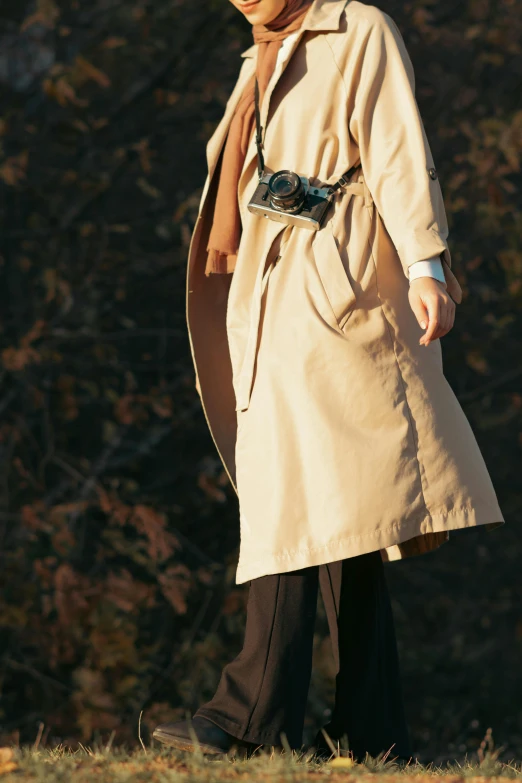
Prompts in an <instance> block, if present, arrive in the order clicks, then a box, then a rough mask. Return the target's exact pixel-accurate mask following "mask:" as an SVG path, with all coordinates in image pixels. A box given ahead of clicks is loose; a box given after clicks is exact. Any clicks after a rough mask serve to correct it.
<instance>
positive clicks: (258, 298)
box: [236, 174, 373, 411]
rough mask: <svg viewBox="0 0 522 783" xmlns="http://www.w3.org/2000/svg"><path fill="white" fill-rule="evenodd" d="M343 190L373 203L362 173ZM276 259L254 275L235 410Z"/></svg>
mask: <svg viewBox="0 0 522 783" xmlns="http://www.w3.org/2000/svg"><path fill="white" fill-rule="evenodd" d="M343 191H344V192H345V193H347V194H348V196H349V198H351V197H352V196H362V197H363V198H364V201H365V205H366V206H371V204H373V199H372V197H371V194H370V191H369V190H368V187H367V185H366V182H365V181H364V178H363V176H362V174H361V175H360V176H359V181H358V182H350V183H349V184H348V185H345V186H344V188H343ZM305 230H306V229H305ZM277 260H278V259H277V258H274V259H273V261H271V262H270V264H269V266H268V267H267V268H266V270H265V271H263V269H264V263H260V264H259V269H258V272H257V275H256V280H255V283H254V291H253V294H252V300H251V306H250V319H249V326H248V336H247V343H246V348H245V353H244V358H243V365H242V367H241V372H240V375H239V380H238V384H237V390H236V411H244V410H246V409H247V408H248V406H249V404H250V395H251V392H252V382H253V379H254V366H255V361H256V355H257V341H258V337H259V322H260V316H261V303H262V299H263V294H264V292H265V288H266V286H267V283H268V278H269V277H270V273H271V271H272V269H273V268H274V265H275V263H276V261H277Z"/></svg>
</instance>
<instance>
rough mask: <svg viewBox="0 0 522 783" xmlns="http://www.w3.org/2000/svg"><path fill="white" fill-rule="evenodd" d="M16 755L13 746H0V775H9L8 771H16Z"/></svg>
mask: <svg viewBox="0 0 522 783" xmlns="http://www.w3.org/2000/svg"><path fill="white" fill-rule="evenodd" d="M14 757H15V754H14V750H13V749H12V748H0V775H7V773H8V772H14V771H15V769H18V764H17V763H16V761H15V760H14Z"/></svg>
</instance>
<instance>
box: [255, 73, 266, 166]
mask: <svg viewBox="0 0 522 783" xmlns="http://www.w3.org/2000/svg"><path fill="white" fill-rule="evenodd" d="M254 93H255V102H256V147H257V173H258V174H259V179H261V177H262V176H263V174H264V173H265V159H264V157H263V149H262V147H263V136H262V131H263V128H262V127H261V114H260V112H259V85H258V83H257V79H256V86H255V90H254Z"/></svg>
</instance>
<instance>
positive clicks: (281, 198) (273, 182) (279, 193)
mask: <svg viewBox="0 0 522 783" xmlns="http://www.w3.org/2000/svg"><path fill="white" fill-rule="evenodd" d="M268 194H269V199H270V204H271V206H272V207H273V208H274V209H278V210H281V211H282V212H291V213H294V212H299V210H300V209H301V208H302V206H303V204H304V200H305V196H306V192H305V188H304V185H303V183H302V180H301V177H300V176H299V175H298V174H296V173H295V172H294V171H289V170H288V169H282V170H281V171H276V173H275V174H272V176H271V177H270V179H269V181H268Z"/></svg>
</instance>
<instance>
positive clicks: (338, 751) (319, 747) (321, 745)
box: [313, 730, 416, 768]
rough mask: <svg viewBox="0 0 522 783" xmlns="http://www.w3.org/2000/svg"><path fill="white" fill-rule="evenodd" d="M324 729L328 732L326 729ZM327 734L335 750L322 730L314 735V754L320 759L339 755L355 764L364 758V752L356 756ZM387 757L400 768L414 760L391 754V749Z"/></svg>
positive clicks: (410, 757)
mask: <svg viewBox="0 0 522 783" xmlns="http://www.w3.org/2000/svg"><path fill="white" fill-rule="evenodd" d="M326 731H327V733H328V730H326ZM328 736H329V737H330V741H331V743H332V745H333V747H334V748H335V751H333V750H332V749H331V747H330V745H329V744H328V743H327V741H326V738H325V736H324V734H323V732H322V730H319V731H318V732H317V734H316V735H315V740H314V744H313V747H314V750H315V756H316V758H317V759H319V760H320V761H328V760H329V759H330V758H332V757H333V756H336V755H339V756H346V757H347V758H352V759H353V761H354V762H355V763H356V764H361V763H362V762H363V761H364V759H365V758H366V754H364V756H358V755H357V754H356V753H353V752H352V751H349V750H346V749H344V748H342V747H341V745H340V742H339V740H338V739H337V738H334V737H332V736H330V734H329V733H328ZM389 759H390V761H393V762H394V763H395V764H397V766H399V767H401V768H402V767H405V766H408V765H411V766H413V765H414V764H415V762H416V759H415V758H414V757H413V756H395V755H394V754H393V749H392V751H391V753H390V754H389Z"/></svg>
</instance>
